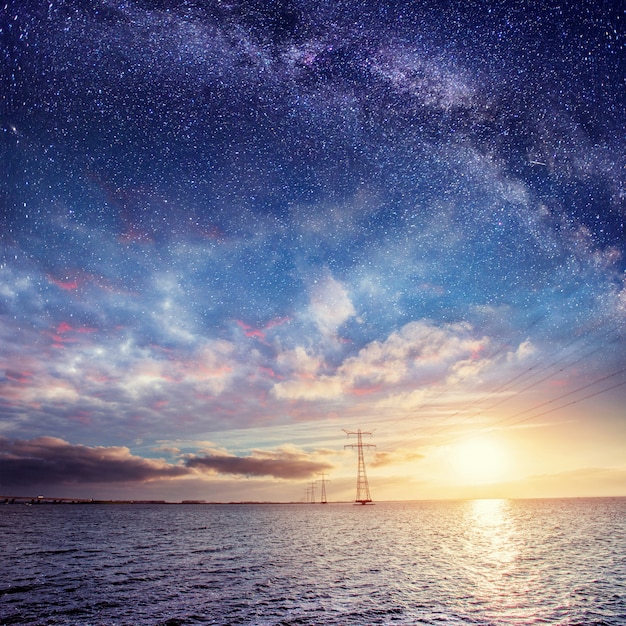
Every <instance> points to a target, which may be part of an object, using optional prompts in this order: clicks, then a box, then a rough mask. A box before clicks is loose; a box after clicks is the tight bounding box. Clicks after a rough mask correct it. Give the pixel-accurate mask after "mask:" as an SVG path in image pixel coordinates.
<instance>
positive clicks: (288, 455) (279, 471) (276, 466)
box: [186, 448, 332, 480]
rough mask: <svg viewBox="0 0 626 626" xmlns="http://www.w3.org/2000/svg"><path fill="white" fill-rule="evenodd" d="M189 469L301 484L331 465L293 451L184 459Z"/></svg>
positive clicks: (289, 449)
mask: <svg viewBox="0 0 626 626" xmlns="http://www.w3.org/2000/svg"><path fill="white" fill-rule="evenodd" d="M186 464H187V466H188V467H191V468H193V469H198V470H201V471H208V472H217V473H219V474H233V475H240V476H273V477H274V478H281V479H286V480H303V479H305V478H310V477H311V476H314V475H315V474H316V473H318V472H321V471H323V470H329V469H331V467H332V466H331V465H330V464H329V463H327V462H324V461H318V460H315V459H314V458H312V457H311V455H308V454H306V453H305V452H302V451H300V450H297V449H295V448H280V449H278V450H276V451H265V450H254V451H253V452H252V454H251V455H250V456H246V457H239V456H234V455H229V454H225V453H223V452H218V453H207V454H205V455H204V456H193V457H191V458H189V459H187V461H186Z"/></svg>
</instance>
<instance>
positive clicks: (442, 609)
mask: <svg viewBox="0 0 626 626" xmlns="http://www.w3.org/2000/svg"><path fill="white" fill-rule="evenodd" d="M0 624H63V625H70V624H76V625H81V626H83V625H94V626H95V625H118V624H119V625H122V624H128V625H138V624H155V625H167V626H176V625H183V624H185V625H186V624H220V625H226V624H246V625H248V624H250V625H252V624H256V625H259V626H260V625H263V626H265V625H268V626H269V625H279V624H280V625H282V626H287V625H296V624H297V625H318V624H319V625H331V626H332V625H341V626H347V625H351V624H357V625H367V624H389V625H408V624H411V625H413V624H438V625H442V624H444V625H457V624H459V625H460V624H463V625H466V624H467V625H469V624H481V625H485V626H487V625H494V626H495V625H507V626H510V625H520V626H521V625H524V626H527V625H529V624H567V625H570V626H573V625H594V624H595V625H611V626H612V625H615V626H617V625H624V624H626V498H589V499H553V500H552V499H547V500H543V499H542V500H462V501H420V502H379V503H375V504H373V505H368V506H361V505H354V504H350V503H343V504H338V503H329V504H325V505H321V504H304V503H303V504H38V505H33V506H26V505H24V504H7V505H0Z"/></svg>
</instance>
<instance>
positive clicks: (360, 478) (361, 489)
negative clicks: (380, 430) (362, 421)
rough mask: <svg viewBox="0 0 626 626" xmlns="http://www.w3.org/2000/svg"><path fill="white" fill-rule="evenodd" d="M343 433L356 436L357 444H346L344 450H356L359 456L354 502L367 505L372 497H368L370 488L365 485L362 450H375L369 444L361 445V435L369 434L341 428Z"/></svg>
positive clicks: (372, 445)
mask: <svg viewBox="0 0 626 626" xmlns="http://www.w3.org/2000/svg"><path fill="white" fill-rule="evenodd" d="M342 430H343V432H344V433H346V435H348V437H349V436H350V435H356V436H357V442H356V443H355V444H354V443H352V444H350V443H347V444H346V445H345V446H344V449H345V448H357V451H358V456H359V469H358V472H357V477H356V500H355V502H359V503H360V504H367V503H368V502H371V501H372V497H371V496H370V487H369V485H368V483H367V474H366V473H365V457H364V456H363V448H375V447H376V446H375V445H374V444H371V443H363V435H369V436H370V437H371V436H372V433H371V432H365V431H361V429H360V428H359V429H358V430H357V431H348V430H346V429H345V428H342Z"/></svg>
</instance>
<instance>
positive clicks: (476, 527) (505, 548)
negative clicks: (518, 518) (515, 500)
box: [464, 500, 523, 612]
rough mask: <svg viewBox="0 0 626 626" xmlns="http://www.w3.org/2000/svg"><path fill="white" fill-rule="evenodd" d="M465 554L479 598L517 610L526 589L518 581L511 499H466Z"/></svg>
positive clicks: (516, 550)
mask: <svg viewBox="0 0 626 626" xmlns="http://www.w3.org/2000/svg"><path fill="white" fill-rule="evenodd" d="M467 505H468V506H467V509H466V511H465V515H466V526H465V527H466V536H465V548H466V554H465V555H464V556H465V558H466V559H467V562H468V569H469V572H470V576H471V578H472V579H473V582H474V585H475V590H476V598H477V600H478V601H479V603H482V602H483V601H484V602H485V603H487V604H490V605H491V606H493V605H494V604H495V605H496V606H498V607H499V608H500V609H501V610H507V611H511V610H512V611H513V612H514V611H515V608H516V607H519V606H520V602H521V601H522V596H523V591H522V590H520V589H518V588H517V585H516V584H515V570H516V567H517V565H516V559H517V557H518V555H519V545H518V542H517V540H516V530H515V525H516V524H515V516H514V515H513V510H512V509H513V505H512V503H511V502H510V501H509V500H472V501H469V502H468V503H467Z"/></svg>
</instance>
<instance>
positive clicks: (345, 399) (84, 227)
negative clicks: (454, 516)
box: [0, 0, 626, 492]
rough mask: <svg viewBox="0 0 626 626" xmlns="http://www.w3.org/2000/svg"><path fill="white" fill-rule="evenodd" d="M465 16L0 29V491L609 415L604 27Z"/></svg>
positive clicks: (59, 15) (362, 12)
mask: <svg viewBox="0 0 626 626" xmlns="http://www.w3.org/2000/svg"><path fill="white" fill-rule="evenodd" d="M458 4H462V5H463V6H456V5H457V3H448V2H434V1H432V2H426V3H408V2H407V3H402V2H400V3H387V2H371V1H370V2H365V3H363V2H337V1H335V0H333V1H331V2H325V1H322V2H315V3H312V2H308V1H304V0H302V1H296V0H294V1H291V2H290V1H287V0H285V1H282V2H278V1H277V2H264V1H262V0H259V1H258V2H254V1H239V2H238V1H233V2H215V3H209V2H206V3H203V2H173V1H172V2H168V1H162V2H139V1H128V2H114V1H102V2H92V3H84V2H72V1H61V2H53V1H50V2H48V3H35V2H19V3H17V2H15V3H10V4H9V5H7V6H6V7H5V8H4V9H0V19H1V20H2V22H1V27H2V37H3V42H4V44H3V57H2V73H3V75H2V80H3V82H2V84H3V88H2V101H3V112H2V135H1V143H0V146H1V148H0V149H1V160H2V163H3V166H4V167H3V170H4V178H3V181H2V195H1V196H0V203H1V211H2V213H1V220H2V221H1V222H0V228H1V232H0V237H1V239H0V246H1V247H0V251H1V255H2V256H1V259H0V341H1V344H2V349H1V351H0V466H2V464H4V468H5V469H4V471H2V472H1V474H2V477H1V478H0V486H2V487H3V489H0V491H5V492H6V491H11V490H15V489H17V485H19V486H20V488H25V487H28V486H29V485H40V484H44V485H45V484H55V485H63V484H64V483H65V484H71V483H76V482H77V481H78V482H88V483H94V482H98V481H100V482H102V483H106V482H108V481H112V482H116V481H117V482H120V481H122V482H133V481H134V483H135V485H138V484H139V483H140V482H145V481H149V480H152V479H155V480H156V479H159V480H163V481H166V480H171V479H174V478H177V477H181V476H182V477H183V478H184V477H186V478H187V479H191V478H193V477H195V478H202V479H203V480H207V481H210V480H212V479H216V477H224V476H227V475H246V476H250V477H254V476H266V477H273V478H274V479H278V480H288V478H289V477H290V476H291V477H292V478H293V479H294V480H303V478H306V477H307V476H309V475H314V474H315V472H318V471H322V470H325V471H328V470H332V469H333V468H337V467H338V465H337V463H339V462H340V461H339V460H337V459H335V458H334V457H333V456H332V453H331V450H332V449H333V448H338V449H341V448H342V445H343V443H344V442H343V441H342V440H341V434H342V433H341V428H342V427H347V428H355V427H360V426H361V425H363V426H364V427H368V426H375V427H377V428H380V429H381V431H382V432H383V433H384V432H385V425H390V424H397V425H398V426H401V427H402V428H404V429H405V430H406V433H407V435H406V436H407V437H409V438H412V444H411V445H410V446H407V449H406V450H405V451H404V453H403V455H404V457H403V458H405V459H406V458H409V457H410V456H411V455H413V456H414V457H415V458H418V459H419V458H421V456H422V451H421V450H422V446H423V445H425V442H426V439H425V438H427V437H428V436H430V435H438V436H442V435H445V436H452V435H453V434H455V433H456V432H457V429H458V428H461V429H465V428H467V427H468V425H472V424H477V423H478V424H479V425H480V426H481V427H484V426H485V425H487V426H489V425H490V424H491V425H492V426H493V424H494V423H496V422H497V423H500V424H504V425H509V426H512V425H513V423H516V422H518V421H520V420H521V419H524V418H526V417H528V418H529V419H531V420H532V418H533V416H538V415H539V414H541V413H543V412H544V410H545V408H552V407H551V406H550V404H549V403H550V402H553V404H552V406H554V407H556V406H560V405H562V404H566V403H569V402H570V401H573V400H578V399H582V396H591V395H593V394H597V395H594V396H593V398H589V399H588V400H581V401H586V402H588V403H590V404H588V406H589V407H591V408H590V409H589V411H590V413H591V414H593V413H594V409H593V407H594V404H593V402H599V401H602V402H604V401H605V400H607V397H614V398H615V396H614V394H618V395H617V397H616V398H615V402H617V404H619V403H620V402H623V401H624V399H626V396H624V394H625V393H626V388H625V387H624V386H623V384H624V382H625V381H626V375H625V374H624V370H623V368H624V367H626V362H625V357H624V355H625V354H626V350H625V347H626V344H625V341H624V338H623V332H624V325H625V322H626V289H625V284H624V271H625V269H626V258H625V254H626V234H625V229H624V218H625V213H626V211H625V208H624V171H625V169H624V166H625V160H624V137H625V133H624V130H625V129H624V102H625V98H624V80H623V78H624V74H623V49H622V46H623V28H624V14H623V12H620V11H619V10H618V9H617V7H616V6H615V7H612V6H611V5H610V3H596V2H576V3H574V4H573V5H569V4H568V3H565V4H563V3H561V4H559V3H557V2H552V1H550V2H545V3H541V5H542V6H541V8H539V7H537V6H535V5H536V3H530V2H508V3H495V2H494V3H491V4H487V5H486V4H484V3H475V2H467V3H458ZM559 359H561V360H560V361H559ZM551 364H554V365H551ZM541 368H544V369H543V372H544V373H545V380H544V379H543V378H542V381H541V385H544V387H545V388H547V391H546V392H545V393H544V394H543V395H539V394H538V395H537V396H535V395H531V394H532V393H535V392H539V390H540V389H542V388H543V387H542V386H541V385H540V384H539V383H538V384H537V386H536V387H533V388H532V389H531V388H530V387H529V385H526V387H528V391H527V392H524V393H522V390H523V389H524V387H525V385H524V384H523V382H524V376H525V375H526V374H524V373H525V372H527V373H528V374H527V375H530V374H531V373H532V372H533V371H535V372H537V371H540V369H541ZM550 368H551V369H550ZM515 376H519V377H520V379H519V380H520V385H519V386H517V387H516V386H515V385H514V382H515V381H514V377H515ZM557 379H558V382H559V386H558V389H557V390H556V391H554V390H553V389H554V385H555V384H556V383H555V381H556V380H557ZM551 384H552V385H553V387H552V388H550V385H551ZM620 385H622V386H620ZM609 387H610V389H609ZM550 389H552V390H553V391H552V392H551V393H552V395H550V394H549V393H548V392H550ZM577 390H579V391H577ZM472 393H473V394H474V395H471V394H472ZM477 393H478V395H476V394H477ZM494 394H500V395H497V396H496V395H494ZM507 394H508V395H507ZM620 394H621V395H620ZM486 396H487V397H489V398H490V403H491V404H494V402H495V400H496V399H501V400H502V406H501V410H502V412H500V413H497V414H493V413H485V414H484V415H483V414H481V413H480V412H479V411H478V410H477V409H479V408H480V407H481V406H482V405H480V403H479V401H480V398H482V397H486ZM559 398H560V399H559ZM620 398H621V399H620ZM513 400H515V401H516V402H517V400H520V401H521V400H523V401H526V402H527V403H528V404H527V405H524V407H523V408H520V406H518V405H517V404H515V405H514V404H513ZM507 401H508V402H509V405H507V403H506V402H507ZM468 402H471V403H474V404H472V406H471V409H468V408H467V406H468ZM545 403H548V404H545ZM443 405H445V406H443ZM463 407H466V408H465V409H464V408H463ZM544 407H545V408H544ZM523 409H530V412H529V413H528V414H527V415H524V417H523V418H522V415H521V413H520V411H522V410H523ZM425 411H426V413H425ZM533 411H534V413H533ZM518 414H519V415H520V417H519V418H516V417H515V416H516V415H518ZM424 420H427V423H425V422H424ZM481 420H482V421H481ZM507 420H508V421H507ZM291 428H293V430H290V429H291ZM597 428H598V429H602V428H603V425H602V421H601V420H600V419H599V418H598V424H597ZM281 429H282V430H281ZM442 429H443V430H442ZM235 433H238V434H235ZM264 433H265V434H264ZM420 437H421V438H420ZM392 448H393V449H397V445H395V447H390V448H389V450H391V449H392ZM389 450H388V451H387V453H388V454H390V452H389ZM68 454H69V455H70V456H71V458H72V459H74V460H75V464H64V465H62V466H61V465H59V463H60V461H58V459H59V458H61V457H62V456H64V455H65V457H66V458H67V455H68ZM392 456H393V455H392ZM95 458H101V459H103V460H102V464H101V466H99V467H100V469H99V470H93V468H92V465H91V464H92V463H93V462H95V461H93V459H95ZM387 461H389V463H391V462H392V460H389V459H388V457H386V456H385V452H384V450H381V451H380V453H379V456H378V457H377V462H378V463H380V464H381V465H383V464H384V463H385V462H387ZM87 466H88V467H90V468H92V469H90V470H89V471H83V470H82V469H81V468H84V467H87ZM50 468H54V471H51V470H50ZM98 472H100V474H98ZM98 476H100V478H98ZM207 484H209V483H207ZM207 488H208V487H207ZM58 489H60V490H62V489H63V487H62V486H61V487H58Z"/></svg>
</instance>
